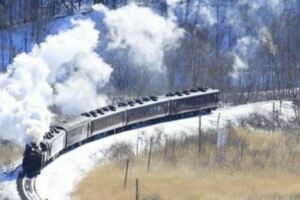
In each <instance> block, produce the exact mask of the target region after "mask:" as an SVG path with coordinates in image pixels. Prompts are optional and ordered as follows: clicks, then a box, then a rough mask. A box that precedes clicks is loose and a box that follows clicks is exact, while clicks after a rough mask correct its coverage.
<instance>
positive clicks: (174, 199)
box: [73, 130, 300, 200]
mask: <svg viewBox="0 0 300 200" xmlns="http://www.w3.org/2000/svg"><path fill="white" fill-rule="evenodd" d="M209 137H212V138H213V135H212V136H209ZM212 138H204V139H205V140H204V141H205V142H204V144H203V146H204V148H203V152H202V154H201V157H200V158H199V157H198V154H197V145H196V143H195V142H197V140H193V139H192V140H188V142H187V141H186V140H185V141H183V140H182V141H169V142H166V144H165V145H164V146H162V147H159V148H156V149H155V152H154V153H153V156H152V162H151V170H150V172H149V173H148V172H147V170H146V166H147V154H144V156H141V158H139V159H138V160H135V161H133V160H132V161H131V164H130V168H129V177H128V184H127V189H126V190H125V191H124V189H123V182H124V173H125V171H124V170H125V169H124V167H125V162H123V164H121V165H120V162H114V163H110V164H107V165H105V166H99V167H97V168H96V169H94V170H93V171H92V172H90V173H89V174H88V175H87V176H86V177H85V178H84V179H83V180H82V181H81V182H80V183H79V185H78V187H77V189H76V191H75V192H74V194H73V198H74V199H80V200H96V199H97V200H99V199H104V200H110V199H116V200H126V199H134V197H135V179H136V178H138V179H139V182H140V199H151V198H150V197H151V196H152V200H154V199H166V200H169V199H170V200H194V199H195V200H196V199H225V200H226V199H289V200H295V199H300V173H299V168H300V167H299V166H300V162H299V157H300V155H299V152H300V150H299V144H296V143H295V141H293V140H292V139H291V138H288V137H287V136H286V135H283V134H280V133H276V134H269V133H264V132H249V131H247V130H231V131H229V137H228V145H227V146H226V158H225V160H224V161H222V162H220V161H217V159H216V157H217V153H216V152H217V151H216V147H215V144H214V143H213V142H212V141H213V140H214V139H212ZM195 139H196V138H195ZM290 140H291V141H292V142H291V141H290ZM241 141H243V143H244V145H240V144H241V143H240V142H241ZM241 146H243V147H241ZM242 148H244V149H243V156H242V157H241V155H240V151H241V149H242ZM290 152H292V153H290ZM285 162H287V163H285ZM285 166H287V167H285ZM147 197H148V198H147ZM154 197H156V198H154Z"/></svg>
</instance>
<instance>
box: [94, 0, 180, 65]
mask: <svg viewBox="0 0 300 200" xmlns="http://www.w3.org/2000/svg"><path fill="white" fill-rule="evenodd" d="M94 8H95V10H97V11H98V12H101V13H104V15H105V18H104V23H105V24H106V25H107V26H108V29H109V33H108V40H109V42H108V50H116V49H126V50H128V56H129V57H130V60H132V62H133V64H135V65H137V66H143V67H149V69H154V70H162V69H163V67H164V60H163V59H164V54H165V52H166V51H168V50H170V49H174V48H177V47H178V46H179V40H180V39H181V38H182V37H183V35H184V31H183V29H180V28H178V26H177V24H176V23H175V22H174V21H173V20H172V19H171V18H163V17H161V16H159V15H158V14H156V13H154V12H153V11H152V10H151V9H150V8H146V7H140V6H137V5H136V4H133V3H132V4H129V5H127V6H124V7H122V8H120V9H118V10H108V9H107V8H105V7H104V6H101V5H97V6H95V7H94Z"/></svg>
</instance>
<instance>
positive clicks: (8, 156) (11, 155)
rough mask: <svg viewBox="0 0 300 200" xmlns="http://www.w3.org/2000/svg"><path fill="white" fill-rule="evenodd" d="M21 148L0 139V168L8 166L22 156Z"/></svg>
mask: <svg viewBox="0 0 300 200" xmlns="http://www.w3.org/2000/svg"><path fill="white" fill-rule="evenodd" d="M22 154H23V149H22V148H21V147H20V146H19V145H17V144H15V143H11V142H8V141H0V168H1V167H9V166H10V165H12V164H13V163H14V162H16V161H17V160H19V159H21V158H22Z"/></svg>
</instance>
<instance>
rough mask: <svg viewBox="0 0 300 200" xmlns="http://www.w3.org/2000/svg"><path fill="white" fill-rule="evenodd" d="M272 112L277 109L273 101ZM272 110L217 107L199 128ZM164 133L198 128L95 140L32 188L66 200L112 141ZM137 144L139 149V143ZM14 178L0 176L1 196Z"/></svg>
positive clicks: (167, 127)
mask: <svg viewBox="0 0 300 200" xmlns="http://www.w3.org/2000/svg"><path fill="white" fill-rule="evenodd" d="M275 106H276V109H277V108H278V107H279V102H278V101H277V102H276V104H275ZM291 106H292V103H291V102H283V104H282V113H283V114H284V116H286V117H288V116H291V115H292V114H293V111H292V108H291ZM272 109H273V102H272V101H269V102H261V103H253V104H247V105H240V106H235V107H225V108H220V109H218V110H216V111H214V112H213V113H211V114H209V115H206V116H204V117H202V127H203V128H204V129H207V128H214V127H216V124H217V120H218V115H219V113H220V126H224V125H225V124H226V122H227V121H232V122H236V121H237V119H238V118H240V117H243V116H247V115H248V114H250V113H252V112H257V113H267V112H271V111H272ZM157 128H159V129H162V130H164V134H166V135H168V136H170V137H174V136H175V134H177V135H176V136H179V135H178V134H179V133H180V132H181V131H184V132H185V133H186V134H192V133H195V131H189V130H197V129H198V118H197V117H194V118H189V119H182V120H177V121H172V122H166V123H162V124H158V125H153V126H150V127H145V128H141V129H137V130H131V131H127V132H123V133H120V134H118V135H114V136H110V137H107V138H103V139H101V140H98V141H94V142H92V143H89V144H86V145H84V146H82V147H79V148H77V149H75V150H73V151H71V152H69V153H67V154H65V155H63V156H61V157H59V158H58V159H56V160H55V161H54V162H53V163H51V164H50V165H48V166H47V167H46V168H44V169H43V170H42V173H41V174H40V175H39V176H38V177H37V182H36V187H37V190H38V193H39V194H40V196H41V197H42V198H43V199H50V200H65V199H70V194H71V193H72V191H73V189H74V187H75V186H76V184H77V183H78V182H79V181H80V180H81V179H82V178H83V177H84V176H85V175H86V174H87V173H88V172H89V171H90V170H91V169H93V168H94V167H95V166H96V165H97V164H99V163H101V162H102V161H103V160H104V159H103V158H104V153H105V150H106V149H107V148H109V147H110V146H111V145H112V144H114V143H116V142H128V143H132V144H133V145H135V144H136V142H137V138H138V137H139V136H141V134H142V133H143V137H150V136H152V135H154V134H155V133H157V132H156V131H155V129H157ZM140 142H141V144H140V145H141V146H142V145H143V144H142V141H140ZM15 188H16V184H15V179H14V178H10V179H9V178H8V176H4V177H3V178H2V180H1V176H0V193H1V192H2V193H3V194H4V196H5V195H6V196H10V197H11V198H12V199H16V197H17V191H16V189H15Z"/></svg>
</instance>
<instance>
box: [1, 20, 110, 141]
mask: <svg viewBox="0 0 300 200" xmlns="http://www.w3.org/2000/svg"><path fill="white" fill-rule="evenodd" d="M83 33H84V34H83ZM98 39H99V32H98V31H97V30H96V29H95V28H94V23H93V22H92V21H91V20H78V21H73V28H72V29H70V30H66V31H63V32H60V33H59V34H57V35H53V36H49V37H47V38H46V40H45V42H44V43H42V44H41V45H40V46H37V45H36V46H35V47H34V48H33V50H32V51H31V52H30V53H28V54H25V53H23V54H20V55H18V56H17V57H16V58H15V59H14V61H13V63H12V64H11V65H10V66H9V68H8V69H9V70H8V72H7V73H6V74H4V75H1V76H0V86H1V89H0V130H1V135H0V136H1V138H2V139H10V140H16V141H19V142H24V141H26V142H31V141H39V140H40V139H41V137H42V135H43V134H44V132H46V131H47V130H48V127H49V124H50V122H51V117H52V115H53V114H52V113H51V112H50V111H49V109H48V107H49V106H51V105H54V104H55V105H56V106H58V107H60V108H62V111H63V112H64V114H66V115H69V114H74V113H77V112H80V111H82V110H85V109H89V108H92V107H94V106H95V105H96V104H97V105H98V104H99V103H101V102H103V101H105V100H103V98H101V96H100V97H99V96H98V95H97V88H98V87H99V86H100V87H101V86H103V85H104V84H105V83H107V82H108V80H109V77H110V74H111V72H112V69H111V68H110V66H109V65H107V64H105V63H104V62H103V61H102V59H101V58H100V57H98V56H97V54H95V53H94V49H95V48H96V46H97V42H98ZM87 97H89V98H87ZM93 97H94V98H93Z"/></svg>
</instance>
